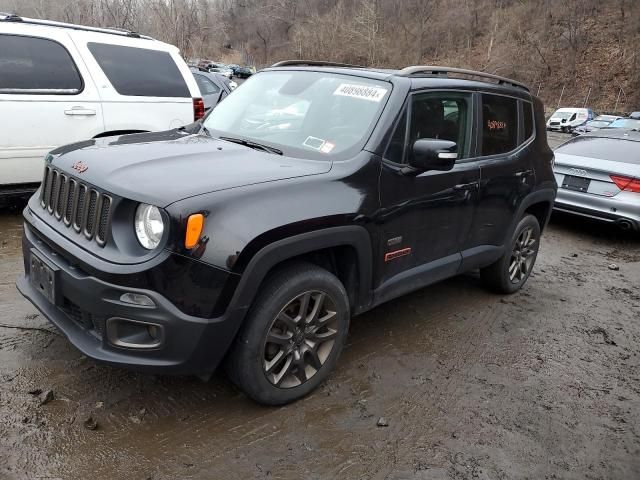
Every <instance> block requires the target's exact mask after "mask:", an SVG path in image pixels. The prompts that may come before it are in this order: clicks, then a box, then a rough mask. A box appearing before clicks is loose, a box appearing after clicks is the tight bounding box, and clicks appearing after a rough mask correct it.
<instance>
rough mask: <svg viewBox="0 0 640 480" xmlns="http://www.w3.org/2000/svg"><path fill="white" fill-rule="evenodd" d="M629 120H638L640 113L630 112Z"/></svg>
mask: <svg viewBox="0 0 640 480" xmlns="http://www.w3.org/2000/svg"><path fill="white" fill-rule="evenodd" d="M629 118H634V119H636V120H640V112H631V113H630V114H629Z"/></svg>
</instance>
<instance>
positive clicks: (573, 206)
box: [553, 188, 640, 231]
mask: <svg viewBox="0 0 640 480" xmlns="http://www.w3.org/2000/svg"><path fill="white" fill-rule="evenodd" d="M629 195H637V194H633V193H630V192H620V193H619V194H618V195H616V196H615V197H604V196H600V195H592V194H585V193H581V192H576V191H572V190H568V189H566V188H558V193H557V194H556V201H555V204H554V206H553V209H554V210H557V211H560V212H566V213H571V214H574V215H580V216H583V217H588V218H593V219H596V220H600V221H604V222H609V223H616V224H618V225H620V226H623V227H625V228H627V227H628V228H630V229H632V230H634V231H640V203H638V201H634V200H635V199H629V198H628V196H629Z"/></svg>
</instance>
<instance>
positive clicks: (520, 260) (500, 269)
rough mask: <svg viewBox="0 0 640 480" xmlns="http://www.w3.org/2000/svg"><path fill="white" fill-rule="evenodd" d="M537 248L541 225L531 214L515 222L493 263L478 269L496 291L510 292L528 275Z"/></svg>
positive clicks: (517, 287)
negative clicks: (512, 231)
mask: <svg viewBox="0 0 640 480" xmlns="http://www.w3.org/2000/svg"><path fill="white" fill-rule="evenodd" d="M539 248H540V224H539V223H538V219H537V218H536V217H534V216H533V215H525V216H524V217H523V218H522V220H520V222H519V223H518V226H517V227H516V229H515V231H514V233H513V236H512V237H511V239H510V242H509V243H508V244H507V250H506V251H505V253H504V255H503V256H502V257H500V258H499V259H498V260H497V261H496V262H495V263H493V264H491V265H489V266H488V267H486V268H482V269H481V270H480V277H481V279H482V282H483V283H484V284H485V285H486V286H487V287H488V288H490V289H491V290H493V291H495V292H497V293H513V292H516V291H518V290H520V288H521V287H522V286H523V285H524V283H525V282H526V281H527V279H528V278H529V275H531V270H533V266H534V264H535V263H536V258H537V256H538V249H539Z"/></svg>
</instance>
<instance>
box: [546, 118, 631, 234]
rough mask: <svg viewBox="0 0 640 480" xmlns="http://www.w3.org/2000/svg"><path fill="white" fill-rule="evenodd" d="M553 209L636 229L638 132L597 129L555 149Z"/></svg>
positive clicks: (625, 228) (628, 228)
mask: <svg viewBox="0 0 640 480" xmlns="http://www.w3.org/2000/svg"><path fill="white" fill-rule="evenodd" d="M553 170H554V173H555V177H556V182H557V183H558V187H559V188H558V194H557V196H556V202H555V205H554V209H555V210H558V211H563V212H568V213H572V214H576V215H582V216H585V217H590V218H595V219H598V220H603V221H606V222H610V223H615V224H617V225H618V226H619V227H620V228H622V229H624V230H635V231H640V132H638V131H635V130H618V129H615V130H608V129H603V130H599V131H597V132H593V133H587V134H584V135H581V136H579V137H575V138H573V139H571V140H569V141H568V142H566V143H564V144H563V145H561V146H560V147H558V148H557V149H556V151H555V165H554V168H553Z"/></svg>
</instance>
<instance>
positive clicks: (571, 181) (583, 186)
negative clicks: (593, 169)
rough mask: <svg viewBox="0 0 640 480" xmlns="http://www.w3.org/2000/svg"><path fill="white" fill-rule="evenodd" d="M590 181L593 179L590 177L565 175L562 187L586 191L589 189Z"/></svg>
mask: <svg viewBox="0 0 640 480" xmlns="http://www.w3.org/2000/svg"><path fill="white" fill-rule="evenodd" d="M589 183H591V179H589V178H583V177H574V176H572V175H565V176H564V180H562V188H566V189H568V190H576V191H578V192H586V191H587V190H588V189H589Z"/></svg>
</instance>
